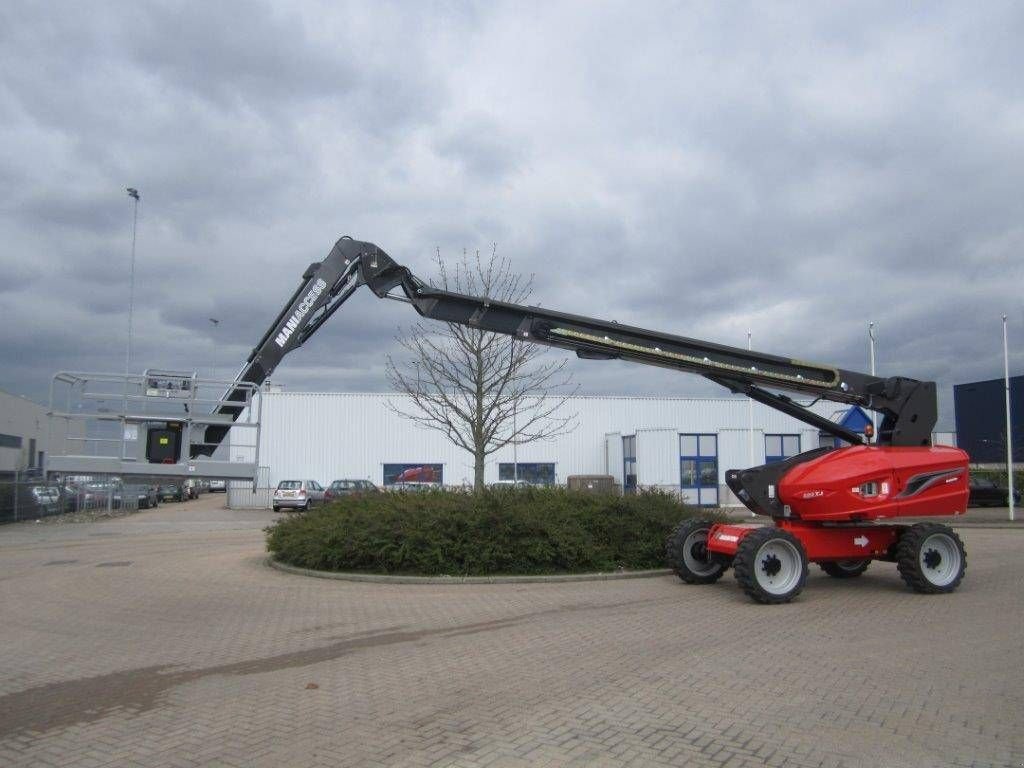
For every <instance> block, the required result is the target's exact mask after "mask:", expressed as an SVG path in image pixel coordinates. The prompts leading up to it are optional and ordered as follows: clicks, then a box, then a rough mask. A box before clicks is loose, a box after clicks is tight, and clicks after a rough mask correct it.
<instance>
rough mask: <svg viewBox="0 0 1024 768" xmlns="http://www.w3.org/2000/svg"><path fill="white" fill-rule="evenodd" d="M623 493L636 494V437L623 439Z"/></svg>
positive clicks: (630, 436) (631, 436)
mask: <svg viewBox="0 0 1024 768" xmlns="http://www.w3.org/2000/svg"><path fill="white" fill-rule="evenodd" d="M622 491H623V493H636V435H629V436H628V437H624V438H622Z"/></svg>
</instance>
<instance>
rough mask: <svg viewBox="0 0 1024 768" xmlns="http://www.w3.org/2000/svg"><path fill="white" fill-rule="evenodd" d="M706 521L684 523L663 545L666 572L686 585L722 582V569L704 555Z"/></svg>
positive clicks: (711, 558) (706, 539) (710, 557)
mask: <svg viewBox="0 0 1024 768" xmlns="http://www.w3.org/2000/svg"><path fill="white" fill-rule="evenodd" d="M712 525H714V523H712V522H711V521H710V520H686V521H684V522H682V523H680V524H679V525H678V526H676V529H675V530H674V531H673V532H672V534H671V535H670V536H669V537H668V540H667V541H666V542H665V556H666V559H667V560H668V565H669V568H671V569H672V570H673V571H675V572H676V575H677V576H678V577H679V578H680V579H682V580H683V581H685V582H686V583H687V584H711V583H712V582H715V581H718V580H719V579H720V578H722V574H723V573H725V566H724V565H723V564H722V563H720V562H718V561H716V560H715V559H714V558H713V557H712V556H711V554H710V553H709V552H708V534H709V533H710V531H711V526H712Z"/></svg>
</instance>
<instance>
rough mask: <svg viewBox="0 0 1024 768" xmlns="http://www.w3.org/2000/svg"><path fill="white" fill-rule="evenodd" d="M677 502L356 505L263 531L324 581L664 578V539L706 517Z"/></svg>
mask: <svg viewBox="0 0 1024 768" xmlns="http://www.w3.org/2000/svg"><path fill="white" fill-rule="evenodd" d="M705 514H706V512H705V511H704V510H700V509H698V508H693V507H687V506H685V505H683V504H682V503H681V502H680V501H679V499H678V498H677V497H676V496H673V495H670V494H667V493H661V492H655V491H647V492H642V493H637V494H635V495H630V496H617V495H598V494H590V493H583V492H579V491H569V490H566V489H564V488H527V489H520V490H512V489H494V490H485V491H483V492H481V493H468V492H460V491H430V492H426V493H378V494H370V495H365V496H356V497H350V498H347V499H344V500H343V501H341V502H338V503H335V504H332V505H329V506H325V507H321V508H317V509H314V510H313V511H312V512H309V513H306V514H299V515H289V516H288V517H285V518H283V519H281V520H280V521H278V522H277V523H276V524H275V525H273V526H271V527H269V528H267V549H268V550H269V551H270V553H271V554H272V555H273V556H274V557H275V558H277V559H278V560H280V561H281V562H284V563H288V564H290V565H295V566H299V567H301V568H312V569H315V570H321V571H339V572H363V573H381V574H409V575H421V576H435V575H449V576H487V575H498V574H505V575H508V574H545V573H549V574H550V573H596V572H601V571H616V570H620V569H625V570H640V569H647V568H662V567H664V564H665V538H666V537H667V536H668V534H669V533H670V532H671V531H672V529H673V528H674V527H675V526H676V525H677V524H678V523H679V521H680V520H683V519H684V518H688V517H693V516H695V515H702V516H703V515H705Z"/></svg>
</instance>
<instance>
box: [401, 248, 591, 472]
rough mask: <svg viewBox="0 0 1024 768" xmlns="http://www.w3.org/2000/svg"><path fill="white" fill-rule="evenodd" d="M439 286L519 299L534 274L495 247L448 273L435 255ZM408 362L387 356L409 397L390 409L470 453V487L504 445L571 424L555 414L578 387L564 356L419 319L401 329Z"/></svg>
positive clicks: (469, 257) (546, 436)
mask: <svg viewBox="0 0 1024 768" xmlns="http://www.w3.org/2000/svg"><path fill="white" fill-rule="evenodd" d="M437 268H438V279H437V282H436V283H435V284H436V285H437V287H440V288H443V289H445V290H449V291H454V292H456V293H463V294H469V295H473V296H484V297H487V298H489V299H494V300H496V301H505V302H512V303H515V304H522V303H524V302H525V301H526V300H527V299H528V298H529V296H530V294H531V293H532V291H533V278H532V276H531V277H530V278H528V279H523V278H522V277H521V276H520V275H517V274H515V273H513V272H512V269H511V264H510V262H509V260H508V259H506V258H504V257H499V256H498V253H497V248H496V247H494V248H492V249H491V254H490V256H489V257H487V258H481V256H480V253H479V251H477V252H476V253H475V254H474V255H470V254H468V253H465V252H463V254H462V258H461V259H459V261H458V262H456V264H455V269H454V271H452V270H450V269H449V268H448V267H447V266H446V265H445V263H444V260H443V259H442V258H441V253H440V251H438V253H437ZM398 343H399V344H400V345H401V346H402V347H403V348H404V349H405V350H406V352H408V353H409V358H410V359H409V360H408V361H402V362H396V361H395V360H394V359H393V358H391V357H390V356H388V361H387V376H388V381H389V382H390V383H391V386H392V388H393V389H394V390H395V391H397V392H400V393H403V394H405V395H408V396H409V398H410V401H411V402H410V403H409V407H408V408H407V409H406V408H403V407H401V406H399V405H392V406H391V407H392V410H394V411H395V412H396V413H398V414H400V415H401V416H404V417H405V418H408V419H411V420H413V421H415V422H417V423H418V424H420V425H422V426H424V427H426V428H428V429H434V430H437V431H438V432H442V433H443V434H444V435H445V436H446V437H447V438H448V439H449V440H451V441H452V442H453V443H455V444H456V445H458V446H459V447H461V448H464V449H465V450H467V451H469V452H470V453H471V454H472V455H473V486H474V488H475V489H476V490H480V489H481V488H482V487H483V483H484V464H485V461H486V459H487V457H488V456H489V455H490V454H492V453H494V452H495V451H497V450H500V449H501V448H504V447H505V446H508V445H523V444H524V443H532V442H534V441H537V440H546V439H550V438H552V437H555V436H557V435H560V434H564V433H565V432H569V431H572V430H573V429H575V426H576V415H575V414H568V415H566V414H562V413H560V411H561V410H562V407H563V406H564V405H565V402H566V400H567V399H568V398H569V397H570V396H571V395H573V394H575V392H576V388H575V387H574V386H573V384H572V377H571V376H570V375H568V374H566V373H565V370H564V369H565V364H566V361H565V359H561V360H558V361H546V360H542V359H540V358H541V355H542V354H543V352H544V349H543V348H542V347H539V346H537V345H535V344H527V343H523V342H517V341H516V340H515V339H513V338H512V337H511V336H505V335H503V334H497V333H491V332H488V331H483V330H480V329H477V328H471V327H468V326H464V325H457V324H453V323H447V324H444V325H431V326H429V327H428V326H425V325H424V324H423V323H417V324H415V325H414V326H412V327H411V328H410V329H409V330H408V331H407V332H404V333H400V335H399V336H398Z"/></svg>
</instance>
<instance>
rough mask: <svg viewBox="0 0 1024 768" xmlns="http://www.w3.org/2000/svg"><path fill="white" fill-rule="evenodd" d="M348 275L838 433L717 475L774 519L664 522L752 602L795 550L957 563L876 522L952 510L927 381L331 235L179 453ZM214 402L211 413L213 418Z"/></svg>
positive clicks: (789, 587)
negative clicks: (554, 295) (488, 291)
mask: <svg viewBox="0 0 1024 768" xmlns="http://www.w3.org/2000/svg"><path fill="white" fill-rule="evenodd" d="M362 285H366V286H368V287H369V289H370V290H371V291H372V292H373V293H374V294H375V295H377V296H378V297H379V298H384V299H394V300H397V301H402V302H405V303H408V304H411V305H412V306H413V308H414V309H415V310H416V311H417V312H418V313H419V314H420V315H422V316H423V317H427V318H431V319H434V320H440V321H443V322H447V323H457V324H461V325H467V326H472V327H475V328H479V329H482V330H486V331H491V332H495V333H501V334H506V335H509V336H514V337H515V338H517V339H520V340H522V341H529V342H533V343H537V344H545V345H548V346H552V347H561V348H563V349H568V350H571V351H574V352H575V353H576V354H577V355H578V356H579V357H581V358H586V359H592V360H612V359H621V360H629V361H632V362H636V363H642V364H645V365H656V366H660V367H664V368H672V369H674V370H679V371H684V372H688V373H694V374H697V375H700V376H704V377H705V378H707V379H709V380H711V381H713V382H715V383H717V384H719V385H721V386H723V387H726V388H727V389H729V390H731V391H732V392H735V393H741V394H744V395H746V396H747V397H749V398H752V399H753V400H756V401H757V402H760V403H763V404H765V405H767V406H770V407H771V408H775V409H777V410H779V411H782V412H783V413H786V414H788V415H790V416H792V417H794V418H796V419H799V420H800V421H803V422H805V423H807V424H810V425H812V426H814V427H817V428H818V429H820V430H821V431H823V432H825V433H828V434H830V435H833V436H834V437H837V438H840V439H841V440H843V441H845V442H847V443H850V445H849V446H848V447H843V448H818V449H815V450H812V451H807V452H806V453H802V454H800V455H798V456H794V457H792V458H790V459H788V460H786V461H782V462H778V463H773V464H768V465H764V466H759V467H751V468H749V469H744V470H730V471H728V472H727V473H726V477H725V479H726V484H727V485H728V486H729V488H730V489H731V490H732V491H733V493H735V494H736V496H737V497H738V498H739V499H740V501H741V502H743V504H745V505H746V506H747V508H748V509H750V510H751V511H752V512H754V513H755V514H757V515H761V516H765V517H768V518H771V520H772V522H773V525H770V526H756V525H745V524H727V523H714V522H711V521H707V520H697V521H689V522H685V523H683V524H682V525H680V526H679V527H678V528H677V529H676V531H675V532H674V533H673V534H672V535H671V536H670V537H669V540H668V543H667V552H668V559H669V562H670V564H671V566H672V568H673V569H674V570H675V572H676V573H677V574H678V575H679V577H680V578H681V579H682V580H683V581H685V582H687V583H690V584H707V583H711V582H714V581H717V580H718V579H719V578H721V576H722V574H723V573H724V572H725V571H726V570H727V569H728V568H729V567H732V568H733V569H734V571H735V575H736V579H737V581H738V582H739V584H740V586H741V587H742V588H743V590H744V591H745V592H746V593H747V594H748V595H750V597H752V598H753V599H754V600H757V601H758V602H761V603H784V602H789V601H790V600H792V599H793V598H794V597H795V596H796V595H797V594H799V592H800V591H801V589H802V588H803V586H804V583H805V581H806V579H807V572H808V563H809V562H814V563H818V564H819V565H820V566H821V568H822V569H823V570H824V571H825V573H827V574H828V575H830V576H833V577H835V578H852V577H856V576H859V575H860V574H861V573H863V572H864V570H865V569H866V568H867V567H868V565H869V564H870V563H871V561H872V560H881V561H888V562H895V563H896V564H897V567H898V569H899V573H900V575H901V576H902V577H903V579H904V581H905V582H906V583H907V584H908V585H909V586H910V587H911V588H913V589H914V590H916V591H918V592H922V593H942V592H952V591H953V590H954V589H956V587H957V586H958V585H959V583H960V581H961V579H962V578H963V575H964V570H965V567H966V562H967V560H966V555H965V553H964V548H963V544H962V543H961V541H960V539H959V537H958V536H957V535H956V533H955V532H954V531H953V530H952V529H951V528H949V527H947V526H945V525H940V524H936V523H923V524H916V525H907V524H898V523H891V522H880V521H883V520H888V519H890V518H900V517H922V516H949V515H960V514H963V513H964V512H965V510H966V507H967V497H968V471H967V454H966V453H964V452H963V451H961V450H958V449H956V448H949V447H940V446H932V445H931V433H932V429H933V428H934V426H935V421H936V418H937V407H936V396H935V384H934V382H928V381H917V380H915V379H910V378H905V377H901V376H894V377H889V378H880V377H875V376H870V375H867V374H864V373H858V372H855V371H847V370H842V369H838V368H834V367H832V366H828V365H821V364H817V363H809V362H804V361H801V360H795V359H790V358H785V357H778V356H775V355H768V354H764V353H760V352H753V351H750V350H746V349H740V348H737V347H728V346H723V345H719V344H713V343H711V342H707V341H700V340H697V339H690V338H685V337H682V336H675V335H672V334H666V333H659V332H655V331H649V330H644V329H642V328H634V327H630V326H625V325H621V324H619V323H616V322H608V321H605V320H597V319H594V318H590V317H582V316H578V315H571V314H567V313H563V312H556V311H553V310H549V309H543V308H541V307H530V306H523V305H518V304H509V303H504V302H499V301H492V300H491V299H489V298H487V297H482V296H466V295H462V294H457V293H452V292H450V291H445V290H440V289H437V288H435V287H433V286H430V285H428V284H427V283H425V282H423V281H422V280H420V279H419V278H417V277H416V276H415V275H413V274H412V272H410V271H409V270H408V269H407V268H406V267H403V266H401V265H400V264H397V263H395V261H394V260H392V259H391V258H390V257H389V256H388V255H387V254H386V253H385V252H384V251H382V250H381V249H380V248H378V247H377V246H376V245H374V244H373V243H368V242H363V241H359V240H353V239H351V238H348V237H343V238H341V239H340V240H338V242H337V243H336V244H335V245H334V248H333V249H331V252H330V253H329V254H328V255H327V258H325V259H324V260H323V261H321V262H315V263H313V264H311V265H310V266H309V268H308V269H307V270H306V271H305V273H304V274H303V276H302V283H301V284H300V285H299V287H298V289H297V290H296V291H295V293H294V294H293V295H292V297H291V299H290V300H289V302H288V304H287V305H286V306H285V307H284V308H283V309H282V310H281V312H280V314H278V316H277V318H276V320H275V321H274V323H273V324H272V325H271V326H270V328H269V329H268V330H267V332H266V333H265V334H264V335H263V338H262V339H261V340H260V342H259V344H257V345H256V347H255V348H254V349H253V351H252V354H250V355H249V358H248V360H247V361H246V364H245V366H244V367H243V368H242V371H241V372H240V373H239V375H238V377H237V381H236V384H237V386H236V388H235V389H230V390H229V391H228V392H227V393H226V395H225V397H224V398H223V401H222V402H221V403H220V404H219V405H218V406H217V407H216V409H215V410H214V414H215V415H216V416H219V417H221V421H223V422H224V423H211V424H210V425H209V426H207V427H206V430H205V438H204V439H203V440H202V441H199V442H197V443H196V444H194V445H192V446H191V451H192V458H198V457H199V456H202V455H210V454H211V453H212V451H213V450H214V448H215V447H216V446H217V445H218V444H219V443H220V441H221V440H223V438H224V435H226V434H227V431H228V428H229V427H228V426H227V423H229V422H231V421H233V420H235V419H237V418H239V416H241V414H242V413H243V411H244V407H243V403H244V402H245V398H246V393H247V388H251V387H252V386H254V385H255V386H259V385H261V384H262V383H263V382H264V381H265V380H266V378H267V377H268V376H269V375H270V374H271V372H272V371H273V370H274V369H275V368H276V367H277V365H278V364H279V363H280V362H281V360H282V358H283V357H284V356H285V355H286V354H288V353H289V352H291V351H292V350H293V349H295V348H297V347H299V346H301V345H302V344H303V343H305V342H306V341H307V340H308V339H309V338H310V336H312V335H313V334H314V333H315V332H316V331H317V329H319V328H320V326H322V325H323V324H324V323H325V322H326V321H327V320H328V319H329V318H330V317H331V315H333V314H334V313H335V312H336V311H337V310H338V309H339V308H340V307H341V306H342V305H343V304H344V303H345V301H347V300H348V298H349V297H350V296H352V294H353V293H354V292H355V291H356V290H357V289H358V288H359V287H360V286H362ZM777 390H783V391H788V392H794V393H797V394H802V395H810V396H813V397H816V398H818V399H823V400H829V401H833V402H836V403H843V404H849V405H859V406H861V407H864V408H867V409H869V410H873V411H875V412H877V413H879V414H881V416H882V423H881V426H880V427H879V430H878V434H877V436H876V439H875V442H874V443H872V444H867V443H865V442H864V439H863V437H862V436H861V435H860V434H858V433H855V432H852V431H849V430H847V429H845V428H843V427H842V426H840V425H838V424H835V423H833V422H832V421H831V420H829V419H826V418H824V417H822V416H819V415H818V414H816V413H814V412H812V411H811V410H810V409H809V408H808V407H805V406H803V405H801V404H800V403H798V402H796V401H795V400H793V399H791V398H790V397H789V396H787V395H785V394H780V393H779V392H778V391H777ZM225 417H226V418H225Z"/></svg>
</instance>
